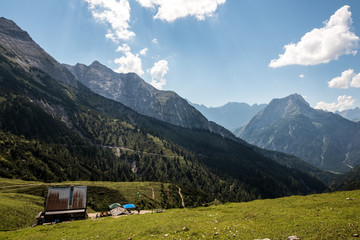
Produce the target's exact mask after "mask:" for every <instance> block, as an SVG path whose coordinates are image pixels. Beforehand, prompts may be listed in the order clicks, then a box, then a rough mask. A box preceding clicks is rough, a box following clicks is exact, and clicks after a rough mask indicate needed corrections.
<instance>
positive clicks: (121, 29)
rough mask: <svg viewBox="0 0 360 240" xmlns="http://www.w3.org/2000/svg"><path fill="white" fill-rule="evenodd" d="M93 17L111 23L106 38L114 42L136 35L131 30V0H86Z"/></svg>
mask: <svg viewBox="0 0 360 240" xmlns="http://www.w3.org/2000/svg"><path fill="white" fill-rule="evenodd" d="M85 1H86V2H87V3H88V4H89V9H90V10H91V14H92V16H93V18H94V19H95V20H97V21H99V22H101V23H105V24H108V25H109V29H108V33H107V34H106V38H109V39H111V40H112V41H114V42H118V41H119V40H129V39H131V38H132V37H134V36H135V33H134V32H132V31H130V30H129V28H130V25H129V21H130V4H129V0H119V1H116V0H85Z"/></svg>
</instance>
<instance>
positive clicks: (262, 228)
mask: <svg viewBox="0 0 360 240" xmlns="http://www.w3.org/2000/svg"><path fill="white" fill-rule="evenodd" d="M359 206H360V191H359V190H358V191H351V192H337V193H330V194H319V195H309V196H292V197H286V198H279V199H272V200H270V199H269V200H256V201H252V202H247V203H228V204H224V205H218V206H210V207H200V208H195V209H173V210H166V211H165V212H163V213H153V214H151V213H150V214H145V215H131V216H126V217H120V218H112V217H108V218H101V219H97V220H90V219H89V220H84V221H77V222H72V223H61V224H56V225H50V226H37V227H35V228H28V229H23V230H19V231H11V232H2V233H0V238H1V239H62V238H63V239H129V238H132V239H165V238H168V239H212V238H214V239H263V238H270V239H286V238H287V237H288V236H292V235H296V236H298V237H300V238H301V239H357V238H354V237H353V235H354V234H359V233H360V224H359V222H360V207H359Z"/></svg>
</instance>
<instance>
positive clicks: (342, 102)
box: [315, 95, 355, 112]
mask: <svg viewBox="0 0 360 240" xmlns="http://www.w3.org/2000/svg"><path fill="white" fill-rule="evenodd" d="M354 103H355V99H353V97H352V96H346V95H344V96H339V97H338V98H337V102H333V103H325V102H318V103H317V104H316V106H315V109H323V110H326V111H329V112H335V111H343V110H346V109H349V108H352V107H353V106H354Z"/></svg>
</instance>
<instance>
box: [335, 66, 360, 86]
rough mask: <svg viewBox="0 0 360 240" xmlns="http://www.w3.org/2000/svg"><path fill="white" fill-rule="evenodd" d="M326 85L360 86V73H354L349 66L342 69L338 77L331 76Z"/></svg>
mask: <svg viewBox="0 0 360 240" xmlns="http://www.w3.org/2000/svg"><path fill="white" fill-rule="evenodd" d="M328 85H329V87H330V88H343V89H347V88H349V87H353V88H360V73H358V74H356V73H355V72H354V70H353V69H351V68H349V69H348V70H345V71H343V72H342V73H341V76H340V77H336V78H333V79H332V80H331V81H329V82H328Z"/></svg>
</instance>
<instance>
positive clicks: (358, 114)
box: [336, 107, 360, 122]
mask: <svg viewBox="0 0 360 240" xmlns="http://www.w3.org/2000/svg"><path fill="white" fill-rule="evenodd" d="M336 113H337V114H339V115H340V116H342V117H343V118H346V119H349V120H350V121H354V122H359V121H360V108H358V107H357V108H354V109H347V110H343V111H337V112H336Z"/></svg>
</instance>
